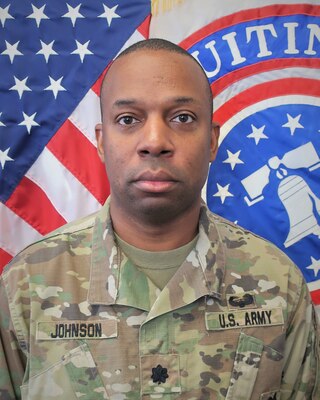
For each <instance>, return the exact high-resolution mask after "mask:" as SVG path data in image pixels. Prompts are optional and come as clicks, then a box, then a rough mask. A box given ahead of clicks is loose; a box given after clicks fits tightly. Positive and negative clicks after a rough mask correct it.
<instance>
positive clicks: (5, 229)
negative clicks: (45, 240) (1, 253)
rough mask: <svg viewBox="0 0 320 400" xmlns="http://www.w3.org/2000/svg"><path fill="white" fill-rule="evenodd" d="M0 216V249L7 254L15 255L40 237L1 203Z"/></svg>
mask: <svg viewBox="0 0 320 400" xmlns="http://www.w3.org/2000/svg"><path fill="white" fill-rule="evenodd" d="M0 215H1V223H0V247H1V248H2V249H3V250H5V251H6V252H7V253H9V254H11V255H15V254H17V253H18V252H19V251H20V250H21V249H23V248H24V247H26V246H27V245H29V244H30V243H32V242H34V241H36V240H38V239H40V238H41V237H42V236H41V235H40V233H39V232H38V231H36V230H35V229H34V228H33V227H32V226H31V225H29V224H28V223H27V222H25V221H24V220H23V219H22V218H20V217H19V216H18V215H16V214H15V213H14V212H13V211H11V210H10V209H9V208H8V207H6V206H5V205H4V204H3V203H1V202H0ZM13 227H14V228H13Z"/></svg>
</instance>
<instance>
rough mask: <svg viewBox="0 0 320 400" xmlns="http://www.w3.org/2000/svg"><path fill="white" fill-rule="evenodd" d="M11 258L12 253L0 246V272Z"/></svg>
mask: <svg viewBox="0 0 320 400" xmlns="http://www.w3.org/2000/svg"><path fill="white" fill-rule="evenodd" d="M11 259H12V255H11V254H9V253H7V252H6V251H4V250H3V249H1V248H0V274H1V272H2V270H3V268H4V267H5V265H7V264H8V262H9V261H10V260H11Z"/></svg>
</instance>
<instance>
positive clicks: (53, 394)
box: [21, 343, 108, 400]
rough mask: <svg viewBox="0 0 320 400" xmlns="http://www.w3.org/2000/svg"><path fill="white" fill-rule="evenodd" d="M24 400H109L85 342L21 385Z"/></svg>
mask: <svg viewBox="0 0 320 400" xmlns="http://www.w3.org/2000/svg"><path fill="white" fill-rule="evenodd" d="M21 397H22V400H27V399H28V400H43V399H55V400H59V399H60V400H65V399H70V400H71V399H74V398H81V399H82V400H89V399H92V398H94V399H95V400H96V399H97V400H99V399H107V398H108V395H107V393H106V390H105V388H104V385H103V382H102V380H101V377H100V375H99V372H98V370H97V367H96V364H95V362H94V360H93V358H92V355H91V353H90V351H89V349H88V347H87V345H86V344H85V343H83V344H81V345H80V346H79V347H77V348H75V349H73V350H71V351H69V352H68V353H67V354H65V355H64V356H63V357H62V358H61V359H60V361H59V362H57V363H55V364H53V365H52V366H51V367H50V368H48V369H47V370H45V371H43V372H41V373H40V374H38V375H36V376H33V377H31V378H30V379H29V381H28V382H27V383H26V384H24V385H22V386H21Z"/></svg>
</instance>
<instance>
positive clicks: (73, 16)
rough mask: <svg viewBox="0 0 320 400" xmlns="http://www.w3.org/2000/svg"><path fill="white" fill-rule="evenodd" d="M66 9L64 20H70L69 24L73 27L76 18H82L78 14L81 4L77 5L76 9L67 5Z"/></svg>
mask: <svg viewBox="0 0 320 400" xmlns="http://www.w3.org/2000/svg"><path fill="white" fill-rule="evenodd" d="M67 7H68V12H67V13H65V14H64V15H63V17H64V18H70V20H71V22H72V26H75V24H76V21H77V18H84V16H83V15H82V14H80V12H79V9H80V7H81V4H79V5H78V6H76V7H71V6H69V4H68V3H67Z"/></svg>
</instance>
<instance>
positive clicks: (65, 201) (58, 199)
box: [26, 147, 101, 221]
mask: <svg viewBox="0 0 320 400" xmlns="http://www.w3.org/2000/svg"><path fill="white" fill-rule="evenodd" d="M26 176H27V177H28V178H29V179H30V180H32V181H33V182H34V183H35V184H37V185H38V186H39V187H40V188H41V189H42V190H43V191H44V192H45V193H46V195H47V196H48V198H49V200H50V201H51V203H52V204H53V206H54V208H55V209H56V210H57V211H58V213H59V214H61V215H62V217H63V218H64V219H65V220H66V221H73V220H74V219H77V218H80V217H83V216H84V215H87V214H91V213H93V212H94V211H96V210H97V209H99V208H100V207H101V205H100V203H99V202H98V200H97V199H96V198H95V197H94V196H93V195H92V194H91V193H90V192H89V191H88V190H87V189H86V188H85V187H84V186H83V185H82V184H81V183H80V182H79V181H78V179H77V178H75V177H74V175H73V174H72V173H71V172H70V171H69V170H68V169H67V168H65V166H64V165H63V164H61V163H60V161H59V160H57V158H56V157H55V156H54V155H53V154H52V153H51V151H50V150H48V149H47V148H46V147H45V148H44V150H43V151H42V153H41V154H40V156H39V157H38V159H37V161H36V162H35V163H34V164H33V165H32V167H31V168H30V169H29V171H28V172H27V174H26Z"/></svg>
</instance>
